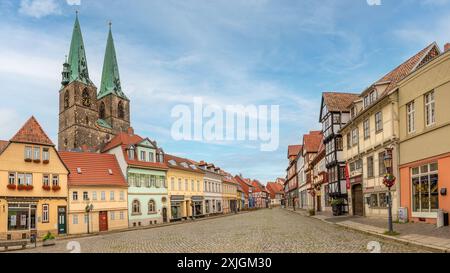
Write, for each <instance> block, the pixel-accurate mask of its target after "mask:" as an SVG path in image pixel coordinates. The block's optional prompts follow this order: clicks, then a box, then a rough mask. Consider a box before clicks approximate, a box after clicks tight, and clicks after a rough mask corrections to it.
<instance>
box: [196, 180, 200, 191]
mask: <svg viewBox="0 0 450 273" xmlns="http://www.w3.org/2000/svg"><path fill="white" fill-rule="evenodd" d="M197 191H200V181H198V180H197Z"/></svg>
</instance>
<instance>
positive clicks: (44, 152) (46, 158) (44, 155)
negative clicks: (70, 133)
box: [42, 148, 50, 161]
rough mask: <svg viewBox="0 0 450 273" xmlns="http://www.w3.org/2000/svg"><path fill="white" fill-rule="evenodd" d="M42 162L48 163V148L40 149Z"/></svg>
mask: <svg viewBox="0 0 450 273" xmlns="http://www.w3.org/2000/svg"><path fill="white" fill-rule="evenodd" d="M42 160H44V161H49V160H50V152H49V149H48V148H44V149H42Z"/></svg>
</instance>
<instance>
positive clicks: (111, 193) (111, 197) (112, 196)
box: [109, 191, 114, 201]
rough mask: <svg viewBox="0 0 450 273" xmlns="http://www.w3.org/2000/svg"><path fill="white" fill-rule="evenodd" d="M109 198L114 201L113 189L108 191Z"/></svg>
mask: <svg viewBox="0 0 450 273" xmlns="http://www.w3.org/2000/svg"><path fill="white" fill-rule="evenodd" d="M109 200H111V201H114V192H113V191H111V192H110V193H109Z"/></svg>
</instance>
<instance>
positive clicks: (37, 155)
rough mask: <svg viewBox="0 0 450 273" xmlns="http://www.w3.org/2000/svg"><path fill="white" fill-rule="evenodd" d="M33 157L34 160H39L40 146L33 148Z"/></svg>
mask: <svg viewBox="0 0 450 273" xmlns="http://www.w3.org/2000/svg"><path fill="white" fill-rule="evenodd" d="M33 151H34V152H33V159H34V160H41V148H40V147H34V149H33Z"/></svg>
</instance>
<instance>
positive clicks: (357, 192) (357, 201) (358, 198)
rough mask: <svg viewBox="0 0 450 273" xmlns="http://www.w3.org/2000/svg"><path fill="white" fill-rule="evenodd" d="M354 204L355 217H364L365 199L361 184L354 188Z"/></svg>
mask: <svg viewBox="0 0 450 273" xmlns="http://www.w3.org/2000/svg"><path fill="white" fill-rule="evenodd" d="M352 203H353V215H357V216H364V198H363V191H362V185H361V184H358V185H355V186H353V188H352Z"/></svg>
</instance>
